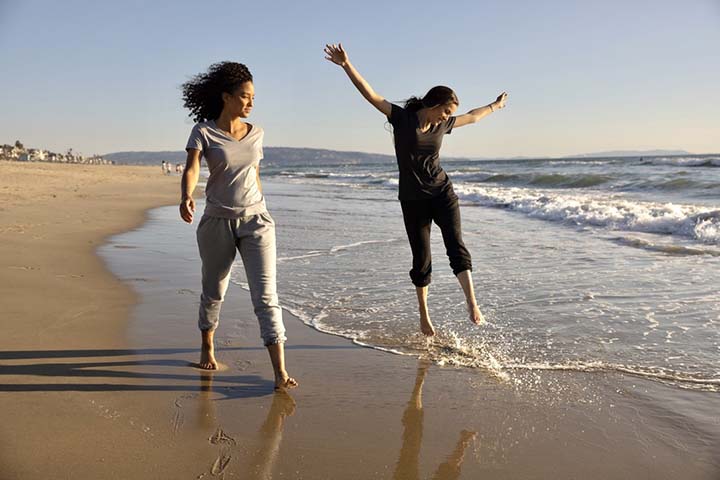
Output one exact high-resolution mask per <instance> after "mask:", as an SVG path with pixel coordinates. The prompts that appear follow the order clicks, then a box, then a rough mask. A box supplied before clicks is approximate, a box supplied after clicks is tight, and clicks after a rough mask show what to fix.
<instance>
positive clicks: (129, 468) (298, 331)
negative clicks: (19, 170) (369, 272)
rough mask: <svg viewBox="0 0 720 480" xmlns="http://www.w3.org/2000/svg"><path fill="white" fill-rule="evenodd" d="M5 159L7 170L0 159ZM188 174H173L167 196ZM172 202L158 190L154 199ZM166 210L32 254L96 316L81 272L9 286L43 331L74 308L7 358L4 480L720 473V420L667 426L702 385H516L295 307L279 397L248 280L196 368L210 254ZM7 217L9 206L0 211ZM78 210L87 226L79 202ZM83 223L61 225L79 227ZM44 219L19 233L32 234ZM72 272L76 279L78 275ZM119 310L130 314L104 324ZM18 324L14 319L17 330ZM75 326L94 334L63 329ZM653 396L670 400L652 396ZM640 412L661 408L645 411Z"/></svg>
mask: <svg viewBox="0 0 720 480" xmlns="http://www.w3.org/2000/svg"><path fill="white" fill-rule="evenodd" d="M3 167H4V165H3V164H1V163H0V172H3ZM69 168H71V169H74V168H77V166H70V167H69ZM90 168H92V169H97V168H98V167H90ZM100 168H105V167H100ZM107 168H108V169H116V168H123V167H107ZM148 168H151V169H152V170H153V171H155V172H156V171H157V169H155V168H154V167H148ZM90 177H92V176H90ZM146 177H148V180H147V181H148V182H151V184H154V185H158V186H162V184H163V183H164V182H168V183H170V181H169V180H168V179H173V177H166V176H163V175H161V174H160V173H153V174H150V175H146ZM46 180H47V179H46ZM173 180H174V179H173ZM37 183H39V182H37ZM95 183H98V182H95ZM176 183H177V182H172V185H168V187H167V194H168V195H170V194H171V193H172V195H173V197H172V199H173V202H172V203H174V200H175V193H176V187H177V185H176ZM102 185H103V183H102V182H100V183H98V184H97V185H95V186H94V187H92V188H91V187H87V186H86V187H85V188H86V189H87V190H86V191H84V192H82V193H83V194H86V195H93V196H88V197H86V198H91V199H92V204H93V205H105V206H106V208H110V210H104V209H102V208H100V209H99V210H100V211H102V213H103V214H104V215H105V216H108V217H110V218H111V219H112V218H113V215H112V211H113V210H112V208H115V209H118V208H124V209H127V204H123V207H118V206H117V205H116V206H114V207H113V206H112V205H113V203H117V202H118V197H112V196H111V197H104V196H103V192H102V191H103V187H102ZM93 189H94V190H93ZM70 190H72V189H70ZM70 194H71V195H77V194H78V192H70ZM121 194H122V192H118V193H116V195H120V196H122V195H121ZM51 195H52V194H50V196H49V198H53V197H52V196H51ZM56 195H57V194H56ZM163 195H164V194H163V193H162V192H160V191H158V192H155V193H153V194H152V195H149V196H148V198H147V201H148V202H150V201H151V199H155V198H163ZM0 198H2V197H0ZM55 198H57V197H55ZM63 199H65V200H68V199H67V198H63ZM70 200H72V199H69V200H68V201H69V202H70V203H68V207H67V208H70V207H74V208H77V207H78V206H82V203H78V202H80V200H82V199H78V200H74V201H70ZM82 201H85V200H82ZM153 201H154V200H153ZM120 203H122V202H120ZM108 205H109V206H108ZM6 206H7V204H6ZM35 206H36V207H37V206H38V204H37V203H36V204H35ZM28 208H29V207H28ZM171 210H172V209H170V208H165V209H164V208H151V209H149V210H145V211H143V212H144V213H142V216H143V218H145V220H144V223H142V227H141V228H135V229H134V230H130V231H127V230H123V232H124V233H116V234H112V235H109V236H106V237H104V240H103V242H104V243H103V244H102V246H98V245H97V244H92V245H91V244H86V242H87V241H89V240H88V235H89V234H88V231H91V232H95V234H96V235H97V234H98V232H97V231H96V229H94V228H91V229H89V230H87V229H86V230H84V231H83V232H82V234H83V235H85V237H84V240H85V241H84V242H83V241H78V238H81V236H80V234H78V236H73V235H71V232H69V233H65V236H62V238H61V240H64V241H66V242H71V243H72V245H73V246H74V247H75V248H78V249H80V250H81V254H78V256H77V257H75V256H74V255H69V254H68V255H65V256H64V257H62V258H61V259H60V258H56V257H55V256H53V255H47V256H44V257H42V258H40V259H38V265H29V266H30V267H33V266H35V267H36V268H37V270H32V269H31V270H27V271H25V270H21V271H20V272H21V273H27V274H28V275H35V278H40V277H41V274H45V277H47V278H48V280H47V282H50V281H51V280H55V281H56V283H62V282H70V281H75V282H84V284H89V285H92V286H93V287H94V289H95V290H94V291H95V292H97V294H98V295H101V294H102V295H106V297H104V298H108V299H111V300H112V301H110V302H109V303H105V304H99V306H100V307H102V308H104V309H106V311H104V313H103V314H102V315H100V314H98V310H97V309H96V310H93V309H92V308H90V309H88V308H87V306H86V305H84V304H85V303H87V302H88V301H97V302H99V300H98V299H91V300H88V299H87V290H82V291H80V292H78V291H77V290H78V283H75V284H72V285H70V286H68V287H67V288H66V289H65V290H61V291H53V290H51V289H43V294H44V295H43V299H47V300H46V303H47V304H48V305H42V304H41V303H40V302H31V301H30V300H33V297H32V296H31V295H32V291H29V292H28V291H25V292H23V289H22V288H20V287H21V286H22V285H19V284H18V285H15V284H11V283H9V278H8V277H3V281H4V282H5V283H4V285H12V286H13V288H15V289H16V290H14V292H15V293H14V294H13V295H11V296H10V297H12V298H13V299H15V298H16V295H20V294H21V293H24V295H25V296H24V297H23V298H24V301H25V302H27V303H26V304H25V307H26V308H25V310H28V307H29V310H30V311H32V312H33V313H32V314H31V315H27V316H26V317H22V318H23V319H24V320H25V321H26V323H28V324H30V325H33V326H39V327H45V326H46V325H47V323H48V322H45V323H43V322H42V319H43V318H42V312H43V311H46V310H51V309H50V306H54V307H57V306H58V305H61V303H59V302H60V301H61V300H63V301H65V302H67V303H66V304H65V305H66V306H67V308H68V309H69V310H71V311H70V312H69V313H68V314H66V315H65V317H63V318H62V319H61V320H58V321H57V322H54V323H52V322H51V323H52V324H51V325H49V328H50V330H49V331H48V333H39V334H36V335H35V336H29V337H28V336H26V337H23V336H22V333H23V332H18V333H15V334H14V335H13V336H11V337H8V340H6V347H5V349H4V350H5V352H3V353H2V354H0V355H2V356H1V357H0V370H1V371H2V373H5V376H4V377H3V380H4V381H3V384H2V386H0V408H1V410H0V411H2V412H3V422H0V425H2V426H0V429H2V430H1V431H2V433H3V434H4V437H3V438H12V439H13V442H12V443H10V444H8V445H5V446H3V448H1V449H0V466H2V469H1V470H0V476H2V477H3V478H4V477H7V478H23V479H25V478H27V479H34V478H38V479H39V478H48V477H49V478H64V477H68V478H69V477H72V478H123V479H125V478H214V477H215V476H217V477H221V476H222V475H224V476H225V478H247V476H248V475H249V476H250V478H265V477H267V476H268V475H270V474H276V475H278V476H287V477H289V478H308V479H324V478H351V479H352V478H413V477H417V476H423V477H427V476H430V475H432V474H433V472H434V475H435V476H436V478H447V479H450V478H481V477H485V476H498V477H501V478H550V477H554V478H571V477H579V476H582V477H583V478H588V479H594V478H598V479H600V478H603V479H607V478H635V477H641V476H653V478H668V479H670V478H678V477H679V476H683V478H688V479H695V478H697V479H704V478H714V477H713V476H711V475H713V474H714V473H717V471H719V470H720V466H719V465H717V463H716V462H717V460H714V459H713V457H712V454H711V452H712V451H714V448H715V447H716V446H717V445H719V444H718V443H717V438H718V431H719V429H718V427H719V426H720V422H719V421H716V423H714V424H710V425H705V426H704V427H703V428H699V427H697V426H695V425H693V427H692V428H687V429H686V430H685V431H678V430H677V429H674V425H676V424H677V422H684V421H686V420H687V419H685V418H684V417H683V416H682V415H676V413H675V411H673V409H672V408H671V406H672V405H675V406H677V405H684V404H687V403H689V402H696V403H699V404H701V405H704V406H703V407H697V408H705V409H706V411H707V415H708V416H710V415H713V413H712V412H713V410H712V407H713V405H716V404H717V402H714V403H713V402H712V401H711V399H712V398H713V397H711V396H710V394H703V393H699V392H683V391H676V390H672V389H668V388H665V387H664V386H661V385H657V384H655V383H653V382H648V381H643V380H638V379H636V378H629V377H625V376H623V375H607V374H596V373H577V372H574V373H566V372H546V373H541V374H540V375H541V378H542V379H543V383H541V385H540V386H539V387H538V386H532V385H529V386H528V388H527V389H526V390H522V389H517V388H514V387H513V386H512V385H508V384H507V383H503V382H501V381H498V379H497V378H495V377H493V376H492V375H489V374H488V373H487V372H484V371H483V370H481V369H470V368H463V367H460V368H457V367H439V366H437V365H433V364H428V363H426V362H423V361H421V360H420V361H419V360H417V359H415V358H412V357H408V356H398V355H388V354H387V353H385V352H382V351H378V350H375V349H371V348H365V347H362V346H358V345H355V344H353V343H352V341H351V340H349V339H346V338H343V337H339V336H335V335H328V334H323V333H321V332H319V331H317V330H315V329H313V328H308V326H307V325H306V324H305V323H303V322H302V321H301V320H300V319H298V318H296V317H294V316H291V315H290V314H289V312H288V311H287V310H286V309H284V312H285V314H284V315H285V324H286V328H287V329H288V337H289V342H288V345H287V356H288V362H289V363H288V367H289V372H290V373H291V375H294V376H296V378H298V380H299V381H300V387H299V388H298V389H295V390H292V391H290V393H289V394H286V395H282V394H281V395H276V394H273V392H272V374H271V368H270V365H269V361H268V357H267V353H266V351H265V348H263V347H262V344H261V342H260V340H259V333H258V331H259V329H258V326H257V321H256V320H255V318H254V314H253V312H252V305H251V302H250V299H249V295H248V292H247V291H245V290H243V289H241V288H240V287H239V286H238V285H232V286H231V289H230V292H229V293H228V297H227V300H226V303H225V305H224V307H223V323H222V325H221V327H220V330H219V332H218V335H217V346H216V349H217V354H218V360H219V361H220V362H222V363H223V364H224V365H225V366H226V368H225V369H224V370H222V371H220V372H217V373H214V374H208V373H207V372H203V371H199V370H197V369H193V368H190V367H189V364H190V363H191V362H194V361H196V360H197V355H198V354H199V350H198V346H197V341H198V339H197V336H198V335H197V327H196V324H195V322H194V320H193V317H194V316H195V311H196V308H197V293H198V292H197V291H194V290H193V289H197V288H198V285H199V282H198V279H199V271H198V269H197V264H198V262H197V259H196V258H192V259H190V258H186V256H184V254H183V250H182V248H175V247H174V245H175V244H174V243H173V244H170V243H169V242H170V241H172V242H176V241H180V242H187V243H188V244H191V243H192V242H194V235H192V232H190V231H184V233H183V234H182V237H181V239H179V240H176V238H175V237H174V236H172V235H170V236H169V237H168V235H169V234H172V233H173V232H174V230H173V229H175V228H177V229H180V228H185V227H187V229H190V230H193V231H194V228H195V225H193V226H186V225H181V224H179V223H178V222H177V219H176V218H175V216H174V213H175V212H174V211H171ZM6 212H7V210H3V211H0V215H1V216H0V218H2V219H3V221H4V220H5V219H6V218H7V217H6V215H7V213H6ZM28 212H29V210H28ZM68 212H69V210H68ZM66 213H67V212H66ZM75 213H76V214H77V215H79V219H81V220H82V218H83V216H84V215H85V214H84V213H83V212H82V211H77V210H76V211H75ZM70 215H72V214H70ZM170 217H172V220H169V218H170ZM115 220H117V218H115ZM68 221H69V220H68ZM87 221H89V219H86V223H83V222H81V221H80V222H77V223H74V224H72V225H70V226H67V225H66V227H67V228H69V229H70V230H72V229H74V228H75V227H77V226H78V225H79V226H81V227H82V226H83V225H85V226H86V227H87ZM108 223H109V224H112V223H113V222H111V221H110V222H108ZM16 224H21V222H20V219H18V220H17V221H16ZM3 227H5V225H4V224H3ZM56 228H59V227H56ZM39 229H40V227H32V228H30V227H28V228H25V229H24V231H23V233H15V234H14V235H16V236H19V237H20V238H21V239H22V238H26V237H22V235H26V236H27V235H39V232H38V230H39ZM168 232H170V233H168ZM11 233H12V232H11ZM2 235H3V236H6V235H8V233H7V232H6V230H3V231H2ZM93 238H94V237H93ZM169 239H171V240H169ZM91 240H92V239H91ZM41 241H43V238H40V239H37V240H34V241H29V242H28V245H27V246H26V247H25V248H27V249H28V250H29V251H28V252H26V253H23V255H25V254H27V255H29V254H31V253H34V252H35V250H33V248H34V247H35V246H36V245H37V242H41ZM44 241H46V242H50V241H51V240H50V239H48V238H45V240H44ZM18 242H19V241H18ZM73 242H74V243H73ZM16 245H18V248H19V247H20V246H22V245H21V244H20V243H16ZM79 245H82V248H81V247H80V246H79ZM168 245H170V246H171V247H172V248H169V247H168ZM7 251H10V253H14V252H12V249H11V248H8V249H6V255H8V254H7ZM88 252H89V254H90V256H91V257H93V258H94V259H95V261H94V263H93V261H90V260H88V259H87V258H85V260H84V261H83V262H88V263H87V265H98V264H99V265H101V266H102V268H104V272H105V274H107V275H108V276H112V278H111V283H112V284H113V285H114V287H108V286H107V285H106V286H105V287H103V286H102V285H100V284H98V285H94V284H95V283H98V282H99V280H98V279H99V276H96V275H94V274H93V275H91V274H90V273H88V272H89V270H87V271H86V270H83V269H84V268H86V264H85V263H83V262H80V261H78V258H80V257H83V258H84V257H86V256H87V255H88ZM23 258H33V257H32V256H30V257H23V256H22V255H12V262H13V263H11V265H15V264H17V265H23V264H22V263H21V260H22V259H23ZM60 260H62V261H63V262H66V263H65V267H64V268H65V269H66V270H67V271H65V272H63V273H60V274H61V275H65V277H53V275H56V274H57V273H56V272H55V271H54V270H53V271H47V272H46V271H45V270H51V267H52V266H53V265H55V264H56V263H57V262H59V261H60ZM8 261H9V260H7V257H6V259H5V262H6V263H5V264H8V263H7V262H8ZM5 270H9V269H5ZM5 274H6V275H7V272H5ZM78 274H79V275H83V276H82V277H77V278H75V277H72V275H78ZM42 278H44V277H42ZM118 284H121V285H122V288H120V289H118V287H117V285H118ZM25 285H26V284H25ZM58 288H59V287H58ZM117 290H124V291H126V293H127V292H129V294H130V295H132V297H127V296H126V297H122V298H125V299H127V298H132V300H134V301H135V304H134V305H133V304H132V303H131V304H126V305H125V310H123V307H122V305H121V304H118V303H113V302H115V301H117V298H121V297H119V296H118V297H115V296H113V295H121V294H122V292H118V291H117ZM67 292H70V294H74V295H76V296H75V297H73V298H74V301H73V299H68V298H64V297H65V295H67ZM10 297H9V298H10ZM78 305H80V307H79V306H78ZM6 311H10V310H6ZM18 311H20V310H18ZM123 311H125V316H124V317H123V318H122V320H121V321H120V323H122V327H120V326H118V328H117V329H116V328H115V327H113V328H110V329H106V328H99V327H98V325H95V326H93V323H95V324H97V323H99V322H101V321H105V319H106V317H112V318H116V319H118V318H120V317H121V316H122V312H123ZM73 315H76V316H75V317H73ZM11 320H12V315H10V314H8V315H7V316H6V317H5V322H6V324H4V325H3V326H5V327H6V331H8V328H9V327H11V324H10V321H11ZM83 322H84V324H85V325H88V331H86V332H83V333H82V334H81V335H76V333H77V332H75V331H71V330H69V329H72V328H73V326H76V325H82V324H83ZM120 331H122V332H121V333H118V332H120ZM19 340H23V341H22V342H20V341H19ZM11 348H12V350H11ZM657 396H659V397H660V398H661V399H663V401H664V402H665V403H666V404H667V405H665V404H663V405H657V404H655V403H648V400H647V399H652V398H653V397H657ZM703 402H704V403H703ZM671 404H672V405H671ZM639 407H643V408H644V409H648V408H649V409H650V411H649V413H648V414H647V415H646V414H645V413H640V412H641V411H642V409H640V408H639ZM714 418H715V419H717V418H718V417H717V416H716V414H715V417H714ZM713 442H715V443H713ZM678 443H680V444H683V445H685V447H684V448H687V449H688V450H683V449H682V448H680V449H679V448H678V446H677V444H678ZM698 446H701V447H702V448H701V449H698V448H697V447H698ZM78 452H81V453H80V454H79V453H78ZM709 452H710V453H709ZM714 462H715V463H714ZM248 472H250V473H248Z"/></svg>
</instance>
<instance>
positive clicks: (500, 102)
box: [495, 92, 508, 109]
mask: <svg viewBox="0 0 720 480" xmlns="http://www.w3.org/2000/svg"><path fill="white" fill-rule="evenodd" d="M507 96H508V95H507V92H503V93H501V94H500V95H499V96H498V97H497V99H495V108H496V109H497V108H505V102H506V101H507Z"/></svg>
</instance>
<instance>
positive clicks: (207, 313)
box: [197, 213, 286, 346]
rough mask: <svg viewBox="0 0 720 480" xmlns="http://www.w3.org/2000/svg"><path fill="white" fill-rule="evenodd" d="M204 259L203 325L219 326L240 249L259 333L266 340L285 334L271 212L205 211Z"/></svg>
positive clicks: (267, 342) (200, 245) (282, 337)
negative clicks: (235, 215) (222, 215)
mask: <svg viewBox="0 0 720 480" xmlns="http://www.w3.org/2000/svg"><path fill="white" fill-rule="evenodd" d="M197 242H198V248H199V250H200V258H201V259H202V295H201V296H200V318H199V321H198V326H199V327H200V330H214V329H215V328H217V326H218V322H219V320H220V307H221V305H222V302H223V298H224V297H225V292H226V291H227V288H228V283H229V282H230V270H231V268H232V264H233V261H234V260H235V255H236V251H238V250H239V251H240V256H241V257H242V262H243V265H244V266H245V274H246V276H247V281H248V285H249V286H250V298H251V299H252V303H253V307H254V308H255V315H256V316H257V319H258V322H259V323H260V336H261V337H262V339H263V342H264V343H265V345H266V346H267V345H273V344H276V343H282V342H284V341H285V340H286V337H285V326H284V325H283V321H282V310H281V308H280V305H279V303H278V296H277V286H276V273H275V271H276V260H275V222H274V221H273V219H272V217H271V216H270V214H269V213H260V214H258V215H251V216H248V217H240V218H234V219H233V218H220V217H211V216H208V215H204V216H203V217H202V219H201V220H200V224H199V225H198V228H197Z"/></svg>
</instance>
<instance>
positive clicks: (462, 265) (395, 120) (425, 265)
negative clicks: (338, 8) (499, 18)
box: [325, 44, 507, 336]
mask: <svg viewBox="0 0 720 480" xmlns="http://www.w3.org/2000/svg"><path fill="white" fill-rule="evenodd" d="M325 55H326V57H325V58H326V59H327V60H329V61H331V62H333V63H334V64H336V65H339V66H340V67H342V68H343V70H344V71H345V73H346V74H347V76H348V77H349V78H350V80H351V81H352V83H353V85H355V87H356V88H357V89H358V90H359V91H360V93H361V94H362V96H363V97H365V99H366V100H367V101H368V102H370V103H371V104H372V105H373V106H374V107H375V108H377V109H378V110H380V111H381V112H382V113H383V114H384V115H385V116H386V117H387V119H388V121H389V122H390V123H391V124H392V126H393V136H394V140H395V156H396V157H397V163H398V172H399V189H398V197H399V199H400V206H401V207H402V212H403V221H404V223H405V230H406V232H407V235H408V240H409V242H410V249H411V250H412V254H413V267H412V270H410V278H411V280H412V283H413V284H414V285H415V287H416V293H417V299H418V306H419V310H420V331H421V332H422V333H423V334H425V335H427V336H432V335H435V328H434V327H433V324H432V322H431V321H430V314H429V313H428V306H427V295H428V286H429V285H430V278H431V272H432V263H431V255H430V227H431V226H432V223H433V222H435V223H436V224H437V225H438V226H439V227H440V230H441V231H442V236H443V241H444V243H445V248H446V250H447V254H448V257H449V258H450V266H451V267H452V270H453V273H454V274H455V276H456V277H457V279H458V281H459V282H460V286H461V287H462V289H463V292H464V294H465V300H466V301H467V307H468V313H469V314H470V320H471V321H472V322H473V323H475V324H478V325H480V324H482V323H483V322H484V318H483V315H482V313H481V312H480V308H478V305H477V300H476V299H475V290H474V288H473V283H472V276H471V274H470V272H471V271H472V262H471V258H470V253H469V252H468V250H467V248H465V244H464V243H463V240H462V231H461V227H460V209H459V207H458V198H457V196H456V195H455V192H454V191H453V188H452V183H451V182H450V179H449V178H448V176H447V174H446V173H445V171H444V170H443V169H442V167H441V166H440V147H441V146H442V139H443V136H445V135H447V134H449V133H450V132H452V130H453V128H458V127H462V126H464V125H469V124H471V123H475V122H477V121H478V120H480V119H481V118H483V117H485V116H487V115H489V114H490V113H492V112H494V111H496V110H499V109H501V108H503V107H504V106H505V99H506V97H507V94H506V93H502V94H500V96H499V97H497V99H496V100H495V101H494V102H492V103H490V104H488V105H486V106H484V107H480V108H475V109H473V110H470V111H469V112H468V113H466V114H464V115H458V116H453V115H454V114H455V112H456V111H457V107H458V104H459V102H458V99H457V96H456V95H455V92H453V91H452V89H450V88H448V87H443V86H437V87H433V88H432V89H430V91H428V93H427V94H426V95H425V96H424V97H423V98H416V97H412V98H410V99H409V100H408V101H407V102H406V103H405V106H404V108H402V107H399V106H397V105H393V104H392V103H390V102H388V101H387V100H385V99H384V98H383V97H381V96H380V95H378V94H377V93H376V92H375V90H373V88H372V87H371V86H370V84H368V83H367V82H366V81H365V79H364V78H363V77H362V76H361V75H360V73H358V71H357V70H355V67H353V65H352V64H351V63H350V60H349V58H348V55H347V52H345V50H344V49H343V47H342V44H340V45H334V44H333V45H326V46H325Z"/></svg>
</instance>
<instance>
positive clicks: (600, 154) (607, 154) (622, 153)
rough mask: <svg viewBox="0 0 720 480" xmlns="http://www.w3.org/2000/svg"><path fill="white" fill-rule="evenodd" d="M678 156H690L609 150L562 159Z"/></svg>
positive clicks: (644, 151) (682, 152)
mask: <svg viewBox="0 0 720 480" xmlns="http://www.w3.org/2000/svg"><path fill="white" fill-rule="evenodd" d="M678 155H692V153H690V152H687V151H685V150H611V151H608V152H596V153H581V154H578V155H566V156H564V157H562V158H599V157H604V158H607V157H664V156H668V157H672V156H678Z"/></svg>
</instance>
